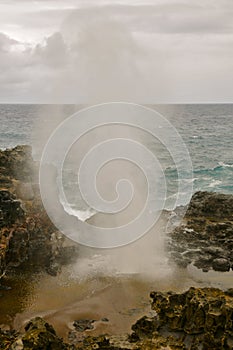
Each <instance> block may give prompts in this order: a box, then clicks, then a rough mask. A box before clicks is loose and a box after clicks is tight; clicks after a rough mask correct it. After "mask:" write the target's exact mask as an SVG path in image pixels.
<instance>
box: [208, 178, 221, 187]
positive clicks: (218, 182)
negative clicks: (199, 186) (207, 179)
mask: <svg viewBox="0 0 233 350" xmlns="http://www.w3.org/2000/svg"><path fill="white" fill-rule="evenodd" d="M221 183H222V181H221V180H212V182H211V183H210V184H209V186H208V187H210V188H213V187H216V186H218V185H221Z"/></svg>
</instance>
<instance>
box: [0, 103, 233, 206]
mask: <svg viewBox="0 0 233 350" xmlns="http://www.w3.org/2000/svg"><path fill="white" fill-rule="evenodd" d="M150 107H151V108H154V109H155V110H157V111H158V112H160V113H161V114H162V115H163V116H165V117H166V118H167V119H168V120H169V121H170V122H171V123H172V124H173V126H174V127H175V128H176V129H177V131H178V132H179V133H180V135H181V136H182V138H183V140H184V142H185V144H186V146H187V149H188V151H189V154H190V157H191V160H192V165H193V180H192V181H193V192H195V191H198V190H203V191H217V192H222V193H229V194H232V193H233V104H216V105H214V104H208V105H203V104H200V105H197V104H195V105H191V104H189V105H156V106H150ZM78 109H80V106H75V105H60V106H51V105H17V104H14V105H9V104H2V105H0V120H1V132H0V148H2V149H4V148H10V147H14V146H16V145H20V144H30V145H32V147H33V155H34V157H35V158H36V159H39V158H40V153H41V150H42V148H43V147H42V143H43V142H42V143H40V138H41V139H43V138H44V140H46V137H48V136H49V133H51V132H52V131H53V128H54V125H56V123H57V121H58V120H59V121H61V120H63V119H65V118H67V117H68V116H70V115H71V114H73V113H74V112H75V111H77V110H78ZM58 115H59V118H58ZM53 120H54V121H56V122H54V123H53ZM45 124H46V125H48V126H49V127H48V128H46V130H47V136H45V135H44V125H45ZM40 129H41V131H40ZM38 131H39V132H38ZM38 135H39V136H38ZM38 138H39V140H38ZM149 143H150V139H149V138H148V144H149ZM152 148H153V147H152ZM161 153H163V150H162V151H161ZM160 157H161V159H163V154H160ZM165 158H166V157H165ZM163 169H164V170H165V174H166V181H167V184H168V193H169V191H170V194H169V195H170V196H171V197H172V195H173V194H172V193H173V192H174V191H175V187H174V189H173V186H175V183H176V181H177V179H176V176H177V173H176V170H175V168H174V165H171V164H166V161H165V163H164V164H163ZM71 182H72V181H71ZM169 186H170V187H169ZM168 197H169V196H168ZM73 200H74V201H75V199H73ZM180 204H182V205H184V204H187V203H185V195H184V200H183V202H182V203H180ZM76 209H77V208H76ZM78 209H79V208H78ZM81 209H83V208H81Z"/></svg>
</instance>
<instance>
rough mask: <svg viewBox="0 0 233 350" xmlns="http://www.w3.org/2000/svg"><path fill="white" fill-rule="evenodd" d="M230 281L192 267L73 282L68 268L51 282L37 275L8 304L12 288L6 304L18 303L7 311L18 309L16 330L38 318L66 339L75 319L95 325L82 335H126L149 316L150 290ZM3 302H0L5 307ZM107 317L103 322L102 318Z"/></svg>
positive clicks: (228, 283)
mask: <svg viewBox="0 0 233 350" xmlns="http://www.w3.org/2000/svg"><path fill="white" fill-rule="evenodd" d="M207 277H208V278H207ZM232 282H233V273H214V272H213V273H202V272H201V271H199V270H197V269H195V268H194V267H190V268H189V269H180V270H176V271H173V273H171V274H170V275H168V276H167V277H164V278H161V279H157V280H156V279H155V280H146V279H143V278H142V277H141V276H140V275H136V274H132V275H124V276H109V277H107V276H101V275H99V276H92V277H89V278H86V279H85V278H84V279H82V280H78V279H75V278H74V276H72V278H71V275H70V270H69V268H68V267H67V268H64V269H63V272H62V274H61V275H59V276H57V277H55V278H54V277H51V276H48V275H40V276H38V275H37V278H36V279H34V281H31V283H32V285H33V288H31V290H28V292H27V294H26V296H25V295H24V296H23V295H20V296H19V295H18V300H16V299H13V300H12V299H11V298H12V293H16V290H13V291H10V292H8V293H9V296H8V301H9V300H11V305H12V304H15V305H17V304H18V303H19V304H20V299H21V301H22V300H23V302H22V303H21V309H20V308H18V309H17V307H15V308H14V309H12V313H13V311H17V314H16V315H15V317H14V320H13V327H14V328H16V329H19V330H20V329H22V327H23V325H24V324H25V323H26V322H27V321H28V320H29V319H31V318H32V317H35V316H42V317H44V318H45V319H46V320H47V321H49V322H50V323H51V324H52V325H53V326H54V328H55V329H56V331H57V333H58V335H59V336H62V337H63V338H64V339H67V336H68V333H69V331H70V330H72V329H74V328H73V325H72V324H73V322H74V320H80V319H91V320H96V321H97V322H95V323H94V325H95V327H94V329H93V330H88V331H86V333H88V334H92V335H97V334H102V333H108V334H120V333H127V332H130V328H131V325H132V324H133V323H134V322H135V321H136V320H137V319H139V318H140V317H141V316H143V315H145V314H150V313H151V312H152V311H151V308H150V298H149V293H150V292H151V291H152V290H160V291H166V290H173V291H184V290H186V289H187V288H189V287H190V286H196V287H198V286H199V287H204V286H215V287H221V288H224V289H226V288H229V287H230V286H231V285H232ZM6 293H7V292H6ZM21 294H22V293H21ZM15 296H16V295H15ZM8 301H7V300H4V304H5V303H7V302H8ZM5 305H6V304H5ZM5 311H7V309H5ZM106 318H107V319H108V321H106V320H103V319H106ZM102 320H103V321H102Z"/></svg>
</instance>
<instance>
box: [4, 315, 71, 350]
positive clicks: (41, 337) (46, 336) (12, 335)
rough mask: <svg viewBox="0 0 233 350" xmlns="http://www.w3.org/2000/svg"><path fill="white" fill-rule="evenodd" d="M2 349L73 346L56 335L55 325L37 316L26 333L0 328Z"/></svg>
mask: <svg viewBox="0 0 233 350" xmlns="http://www.w3.org/2000/svg"><path fill="white" fill-rule="evenodd" d="M0 349H4V350H7V349H8V350H31V349H32V350H45V349H50V350H65V349H67V350H68V349H73V346H69V345H68V344H65V343H64V342H63V340H62V339H61V338H59V337H58V336H57V335H56V332H55V330H54V329H53V327H52V326H51V325H50V324H48V323H47V322H45V321H44V320H43V319H42V318H40V317H36V318H34V319H33V320H31V321H30V322H29V323H28V324H27V325H26V327H25V333H24V334H19V333H17V332H15V331H1V330H0Z"/></svg>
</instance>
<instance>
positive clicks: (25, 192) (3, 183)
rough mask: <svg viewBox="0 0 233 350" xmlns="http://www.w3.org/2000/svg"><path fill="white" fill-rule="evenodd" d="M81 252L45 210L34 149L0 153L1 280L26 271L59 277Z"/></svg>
mask: <svg viewBox="0 0 233 350" xmlns="http://www.w3.org/2000/svg"><path fill="white" fill-rule="evenodd" d="M77 250H78V249H77V245H74V244H68V242H65V238H64V236H63V235H62V234H60V232H58V231H57V229H56V227H54V225H53V224H52V223H51V221H50V219H49V218H48V216H47V214H46V212H45V210H44V208H43V205H42V202H41V199H40V195H39V185H38V164H37V163H36V162H34V161H33V159H32V155H31V147H29V146H17V147H15V148H13V149H12V150H5V151H0V279H1V277H3V276H4V275H6V274H10V273H11V272H12V271H13V270H15V269H16V270H17V271H18V270H20V269H21V270H24V269H25V268H26V269H27V270H31V271H39V270H43V271H47V272H48V273H49V274H51V275H56V274H57V273H59V271H60V269H61V266H62V265H63V264H65V263H69V262H70V257H74V256H75V255H77V253H78V252H77Z"/></svg>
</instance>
